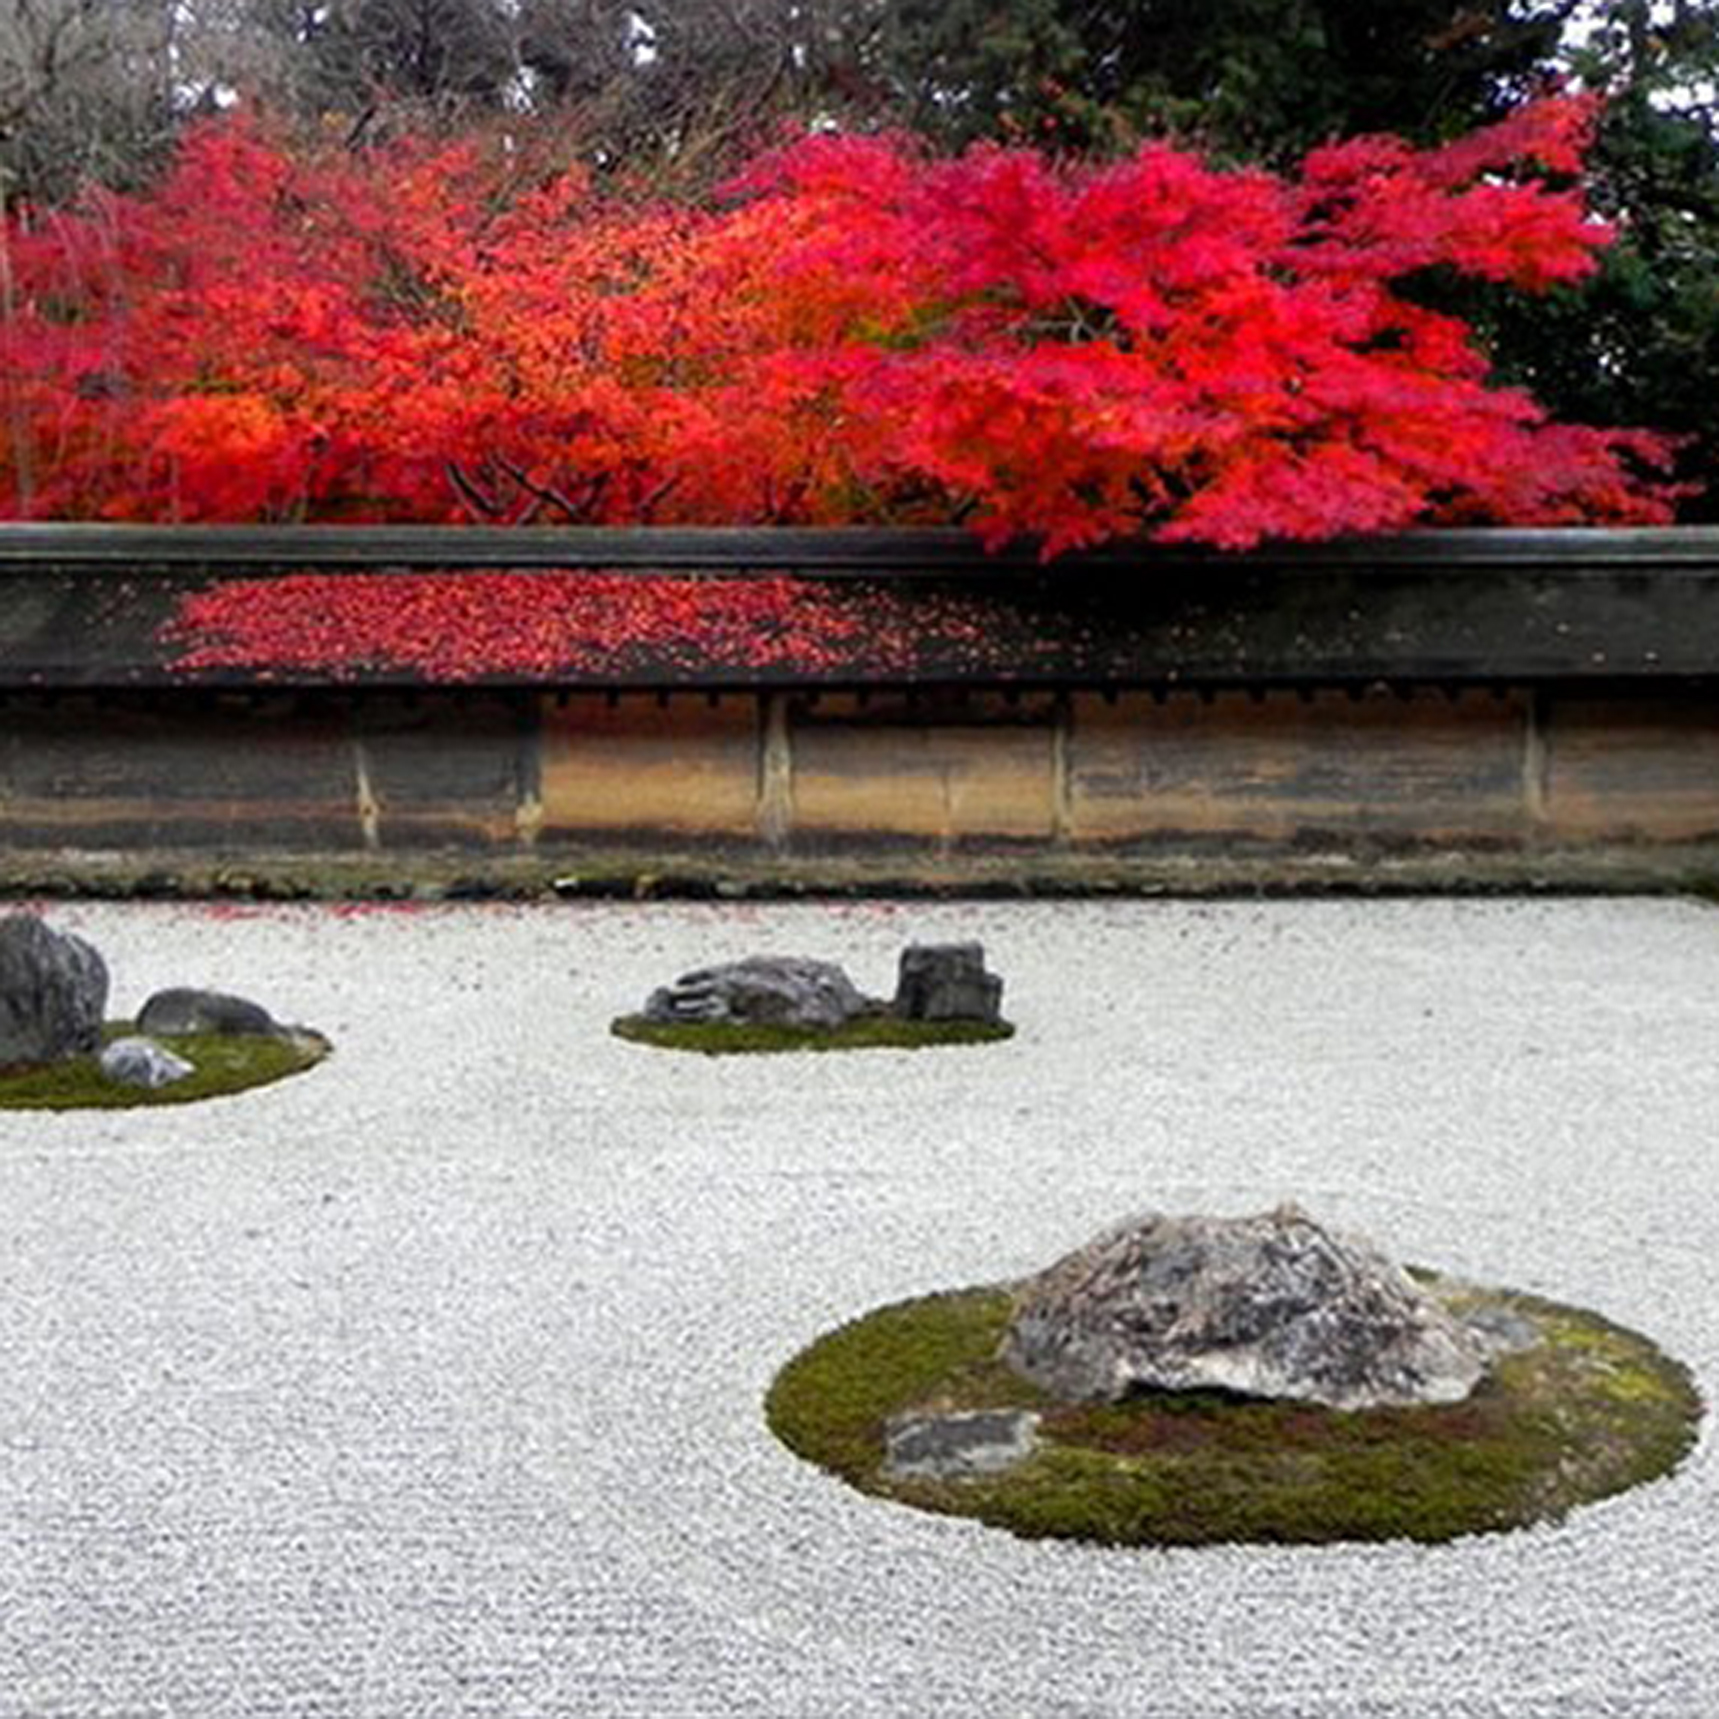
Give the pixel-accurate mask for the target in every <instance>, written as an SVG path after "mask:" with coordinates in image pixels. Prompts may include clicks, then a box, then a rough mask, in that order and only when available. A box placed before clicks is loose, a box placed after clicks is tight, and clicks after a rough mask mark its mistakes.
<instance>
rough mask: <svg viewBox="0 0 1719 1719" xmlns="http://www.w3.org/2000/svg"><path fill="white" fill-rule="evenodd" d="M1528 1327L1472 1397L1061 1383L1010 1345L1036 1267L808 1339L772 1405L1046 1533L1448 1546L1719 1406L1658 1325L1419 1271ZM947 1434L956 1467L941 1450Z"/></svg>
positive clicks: (869, 1473)
mask: <svg viewBox="0 0 1719 1719" xmlns="http://www.w3.org/2000/svg"><path fill="white" fill-rule="evenodd" d="M1414 1277H1415V1280H1416V1281H1417V1282H1418V1283H1419V1284H1421V1285H1423V1286H1425V1287H1426V1288H1427V1289H1428V1290H1429V1292H1430V1293H1431V1294H1433V1295H1434V1296H1435V1297H1437V1298H1438V1299H1439V1300H1440V1301H1442V1302H1443V1303H1444V1304H1445V1305H1446V1306H1447V1307H1448V1308H1449V1309H1450V1310H1451V1311H1452V1312H1453V1313H1454V1314H1456V1315H1457V1316H1458V1317H1460V1318H1462V1319H1465V1320H1470V1321H1475V1322H1477V1323H1479V1324H1483V1325H1484V1324H1490V1325H1491V1326H1493V1327H1494V1328H1500V1327H1511V1328H1515V1329H1517V1330H1519V1331H1524V1332H1526V1333H1528V1340H1526V1341H1524V1342H1522V1343H1521V1344H1520V1346H1518V1347H1515V1348H1513V1349H1512V1350H1510V1351H1509V1352H1506V1353H1503V1354H1501V1355H1499V1356H1498V1357H1497V1358H1496V1359H1495V1360H1494V1362H1493V1363H1492V1365H1491V1366H1490V1368H1489V1369H1488V1371H1487V1374H1486V1376H1485V1377H1484V1378H1483V1379H1482V1380H1481V1382H1480V1383H1479V1384H1478V1385H1477V1386H1475V1388H1474V1389H1473V1391H1472V1392H1471V1393H1470V1394H1469V1395H1468V1396H1467V1397H1466V1398H1465V1399H1464V1400H1462V1401H1460V1402H1451V1403H1437V1404H1417V1405H1415V1406H1412V1407H1383V1408H1371V1409H1360V1410H1339V1409H1332V1408H1326V1407H1322V1406H1319V1405H1317V1404H1314V1403H1308V1402H1298V1401H1288V1400H1282V1399H1269V1400H1268V1399H1263V1398H1249V1397H1243V1396H1238V1395H1233V1394H1230V1393H1227V1392H1223V1391H1217V1390H1150V1389H1142V1390H1136V1391H1133V1392H1131V1393H1130V1394H1129V1395H1127V1396H1126V1397H1124V1398H1123V1399H1122V1400H1120V1401H1116V1402H1079V1403H1074V1402H1067V1401H1059V1400H1055V1399H1053V1398H1052V1397H1051V1396H1049V1395H1048V1394H1047V1393H1046V1392H1045V1391H1044V1390H1042V1389H1040V1388H1039V1387H1038V1386H1036V1385H1034V1384H1031V1383H1029V1382H1028V1381H1027V1380H1026V1379H1024V1378H1023V1377H1021V1376H1020V1375H1019V1374H1018V1373H1017V1372H1015V1371H1014V1370H1012V1369H1011V1368H1010V1367H1009V1366H1007V1365H1006V1364H1005V1363H1004V1361H1003V1360H1002V1358H1001V1357H1000V1355H999V1349H1000V1346H1001V1345H1002V1343H1003V1339H1004V1336H1005V1333H1006V1331H1007V1330H1008V1328H1009V1325H1010V1320H1011V1316H1012V1313H1013V1311H1014V1308H1015V1305H1016V1297H1017V1290H1018V1287H1019V1286H1017V1285H1013V1284H1009V1285H997V1286H989V1287H982V1288H973V1289H965V1290H957V1291H952V1292H948V1293H942V1294H935V1295H928V1296H924V1297H921V1298H919V1299H917V1300H913V1301H906V1302H901V1303H898V1304H895V1305H892V1306H888V1307H883V1308H879V1309H877V1310H875V1311H874V1312H871V1313H868V1314H866V1315H865V1316H863V1317H862V1318H859V1319H857V1320H855V1321H853V1322H852V1323H850V1324H847V1325H843V1326H841V1327H839V1328H838V1329H836V1330H833V1331H830V1332H828V1333H826V1334H825V1335H824V1336H822V1337H820V1338H819V1339H818V1340H817V1341H816V1342H814V1343H813V1344H812V1345H811V1346H810V1347H809V1348H807V1349H805V1350H804V1351H802V1352H801V1353H800V1354H799V1355H797V1356H795V1357H794V1359H793V1360H791V1361H790V1362H789V1363H788V1364H787V1366H785V1367H784V1368H783V1369H782V1371H781V1372H780V1374H779V1375H778V1376H777V1378H776V1380H775V1382H774V1383H773V1385H772V1386H771V1388H770V1392H769V1395H768V1398H767V1402H766V1414H767V1418H768V1421H769V1424H770V1427H771V1429H772V1430H773V1431H774V1433H775V1434H776V1436H777V1437H778V1438H780V1439H781V1440H782V1442H783V1443H784V1444H786V1445H787V1446H788V1448H789V1449H790V1450H792V1451H794V1452H795V1453H796V1454H797V1455H799V1456H802V1457H804V1458H805V1459H806V1460H807V1461H809V1462H813V1463H816V1464H817V1465H818V1466H820V1467H821V1468H824V1469H827V1470H829V1471H830V1472H831V1473H832V1474H835V1475H837V1476H839V1477H840V1478H841V1479H843V1480H845V1481H847V1482H848V1483H849V1484H850V1485H852V1486H855V1487H857V1488H858V1489H859V1490H861V1491H862V1492H868V1493H872V1494H875V1495H877V1496H879V1497H882V1498H888V1499H892V1500H894V1501H896V1502H897V1503H901V1504H906V1505H910V1506H912V1507H914V1508H917V1509H921V1510H928V1511H933V1512H938V1513H941V1514H946V1515H957V1516H972V1517H977V1518H978V1519H979V1520H980V1521H982V1522H987V1523H990V1524H993V1525H994V1526H996V1527H1000V1528H1005V1529H1008V1530H1009V1531H1010V1532H1011V1533H1014V1534H1017V1535H1020V1536H1022V1537H1025V1538H1030V1539H1063V1540H1076V1541H1085V1542H1091V1543H1095V1544H1101V1545H1110V1546H1201V1545H1215V1544H1248V1543H1284V1544H1319V1543H1329V1542H1336V1541H1377V1540H1392V1539H1411V1540H1419V1541H1445V1540H1451V1539H1454V1538H1456V1537H1457V1536H1459V1535H1465V1534H1481V1533H1496V1532H1499V1531H1503V1530H1507V1529H1512V1528H1521V1527H1526V1526H1528V1525H1530V1524H1535V1523H1550V1522H1556V1521H1558V1520H1560V1519H1561V1518H1563V1517H1564V1516H1565V1515H1566V1514H1567V1513H1568V1512H1569V1511H1571V1510H1572V1509H1574V1508H1575V1507H1577V1506H1578V1505H1582V1504H1585V1503H1589V1502H1591V1501H1593V1500H1595V1499H1598V1498H1604V1497H1607V1496H1609V1495H1611V1494H1613V1493H1617V1492H1622V1491H1624V1490H1626V1489H1627V1488H1629V1487H1632V1486H1637V1485H1640V1484H1641V1483H1642V1482H1644V1481H1648V1480H1651V1479H1654V1478H1655V1477H1657V1476H1660V1475H1663V1474H1666V1473H1668V1472H1669V1471H1670V1470H1671V1469H1673V1468H1675V1467H1676V1465H1677V1464H1678V1462H1679V1461H1680V1460H1681V1459H1682V1458H1683V1456H1684V1455H1685V1454H1686V1453H1687V1452H1688V1450H1689V1449H1690V1447H1691V1445H1692V1444H1693V1442H1694V1439H1695V1435H1696V1429H1697V1425H1698V1422H1699V1420H1700V1416H1701V1412H1702V1408H1701V1401H1700V1398H1699V1396H1698V1395H1697V1393H1696V1390H1695V1388H1694V1385H1693V1382H1692V1381H1691V1379H1690V1377H1689V1375H1688V1373H1687V1372H1686V1371H1685V1369H1684V1368H1683V1367H1682V1366H1680V1365H1679V1364H1678V1363H1677V1362H1675V1361H1673V1360H1671V1359H1670V1358H1669V1357H1668V1356H1666V1355H1665V1354H1663V1353H1662V1352H1661V1351H1660V1350H1659V1349H1658V1348H1656V1347H1655V1345H1654V1344H1652V1343H1651V1342H1649V1341H1648V1339H1647V1338H1645V1337H1642V1336H1640V1335H1638V1334H1637V1333H1635V1332H1631V1331H1627V1330H1624V1329H1622V1328H1621V1327H1619V1326H1617V1325H1614V1324H1612V1323H1611V1322H1610V1321H1608V1320H1606V1319H1603V1318H1601V1317H1600V1316H1599V1315H1597V1314H1595V1313H1590V1312H1587V1311H1585V1310H1583V1309H1581V1308H1576V1307H1568V1306H1564V1305H1561V1304H1559V1303H1556V1302H1552V1301H1546V1300H1542V1299H1540V1298H1537V1297H1533V1296H1528V1295H1522V1294H1516V1293H1513V1292H1510V1291H1505V1290H1481V1289H1477V1288H1475V1287H1473V1286H1471V1285H1465V1284H1460V1283H1457V1282H1455V1281H1454V1280H1446V1279H1443V1278H1441V1277H1439V1276H1438V1275H1437V1274H1435V1273H1431V1272H1424V1271H1416V1272H1415V1273H1414ZM939 1449H941V1450H942V1451H943V1452H944V1453H945V1454H946V1455H947V1454H948V1453H951V1452H953V1453H954V1458H955V1460H954V1461H953V1462H944V1463H942V1464H939V1463H938V1462H937V1461H936V1460H930V1461H926V1460H924V1453H925V1452H927V1451H932V1452H935V1451H937V1450H939Z"/></svg>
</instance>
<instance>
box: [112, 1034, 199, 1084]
mask: <svg viewBox="0 0 1719 1719" xmlns="http://www.w3.org/2000/svg"><path fill="white" fill-rule="evenodd" d="M101 1072H102V1076H103V1078H104V1079H106V1080H111V1081H113V1082H114V1083H115V1084H116V1085H119V1086H146V1087H150V1088H154V1087H157V1086H171V1085H172V1084H173V1082H174V1081H176V1080H183V1079H184V1078H185V1077H186V1075H188V1074H194V1073H195V1072H196V1070H195V1069H193V1068H192V1066H191V1064H190V1063H188V1062H187V1061H186V1060H185V1059H184V1058H183V1057H179V1056H175V1055H174V1054H173V1053H172V1051H170V1050H163V1049H162V1047H161V1046H160V1045H158V1044H157V1043H156V1042H155V1041H154V1040H153V1039H144V1038H124V1039H115V1040H114V1041H113V1043H112V1044H110V1045H109V1046H108V1047H107V1049H106V1050H104V1051H103V1052H102V1053H101Z"/></svg>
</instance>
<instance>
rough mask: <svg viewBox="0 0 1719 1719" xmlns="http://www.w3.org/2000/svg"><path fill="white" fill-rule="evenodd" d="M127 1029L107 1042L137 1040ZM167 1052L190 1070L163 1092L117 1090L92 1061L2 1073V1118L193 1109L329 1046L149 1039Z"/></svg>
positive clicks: (254, 1039)
mask: <svg viewBox="0 0 1719 1719" xmlns="http://www.w3.org/2000/svg"><path fill="white" fill-rule="evenodd" d="M136 1030H137V1029H136V1028H135V1027H134V1026H133V1025H132V1024H131V1022H129V1021H110V1022H109V1023H108V1025H107V1026H106V1027H105V1028H104V1030H103V1037H104V1039H105V1040H107V1041H111V1040H113V1039H116V1038H124V1037H125V1036H126V1035H127V1034H129V1033H134V1032H136ZM152 1036H153V1037H154V1038H155V1039H156V1041H157V1043H159V1044H160V1045H161V1046H162V1047H163V1048H164V1049H166V1050H170V1051H172V1052H173V1054H174V1055H175V1056H178V1057H183V1058H184V1059H185V1061H186V1062H188V1063H190V1064H191V1066H192V1069H193V1072H192V1073H191V1074H188V1075H186V1076H185V1078H184V1079H183V1080H176V1081H174V1082H173V1083H172V1084H171V1085H168V1086H158V1087H136V1086H121V1085H119V1084H117V1083H116V1082H114V1081H110V1080H106V1079H104V1078H103V1077H102V1074H101V1071H100V1069H99V1068H98V1067H97V1064H96V1059H95V1057H94V1056H79V1057H72V1058H69V1059H68V1060H67V1061H65V1062H59V1063H51V1064H46V1065H42V1066H36V1067H29V1068H13V1069H0V1110H127V1109H132V1108H135V1107H137V1106H139V1105H153V1104H192V1103H195V1102H196V1101H197V1100H198V1099H200V1098H219V1097H221V1096H222V1095H223V1094H226V1093H230V1092H243V1091H244V1090H245V1089H246V1088H247V1087H252V1086H265V1085H267V1084H268V1082H270V1081H272V1080H281V1079H284V1078H285V1077H286V1076H287V1075H289V1074H297V1073H298V1072H299V1071H300V1070H301V1069H306V1068H309V1067H311V1066H312V1065H313V1064H314V1063H318V1062H321V1060H322V1059H323V1058H324V1057H325V1056H327V1054H328V1050H329V1045H328V1041H327V1040H326V1039H325V1038H323V1037H322V1036H321V1035H320V1034H317V1033H307V1032H297V1033H291V1034H287V1035H283V1036H281V1037H263V1036H261V1035H251V1034H237V1033H185V1034H177V1035H174V1036H172V1037H169V1036H167V1035H166V1034H154V1035H152Z"/></svg>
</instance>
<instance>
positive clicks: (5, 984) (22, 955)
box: [0, 913, 107, 1068]
mask: <svg viewBox="0 0 1719 1719" xmlns="http://www.w3.org/2000/svg"><path fill="white" fill-rule="evenodd" d="M106 1008H107V963H106V962H105V961H104V960H102V958H101V956H100V955H99V954H98V953H97V952H96V950H95V949H93V948H92V947H91V946H90V945H89V944H88V943H86V942H85V941H84V940H83V939H82V938H81V937H74V936H72V935H71V933H70V932H67V931H54V930H51V929H50V928H49V927H48V926H47V925H45V924H44V923H43V922H42V921H41V920H40V919H39V918H37V917H36V915H35V914H33V913H10V914H7V915H6V917H5V918H4V919H0V1068H6V1067H10V1066H12V1065H14V1064H18V1063H47V1062H64V1061H65V1060H66V1059H67V1058H68V1057H74V1056H82V1055H85V1054H87V1053H88V1052H90V1051H93V1050H94V1049H95V1048H96V1046H97V1045H98V1044H100V1043H101V1024H102V1017H103V1014H104V1012H105V1011H106Z"/></svg>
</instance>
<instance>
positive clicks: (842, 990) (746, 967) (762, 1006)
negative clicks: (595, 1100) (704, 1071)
mask: <svg viewBox="0 0 1719 1719" xmlns="http://www.w3.org/2000/svg"><path fill="white" fill-rule="evenodd" d="M870 1007H871V1004H870V1003H869V1002H868V1001H867V999H866V998H865V997H864V996H863V995H862V994H861V993H860V992H859V991H858V990H857V989H856V988H855V986H854V983H853V981H852V980H851V979H850V978H849V977H848V976H847V974H846V973H844V972H843V971H842V969H841V968H840V967H838V966H836V965H835V964H834V963H833V962H830V961H812V960H809V959H807V958H806V957H805V956H801V955H751V956H748V957H747V958H746V959H745V960H743V961H732V962H729V963H727V964H726V965H724V966H719V967H701V968H699V969H697V970H696V971H695V972H691V973H684V974H682V975H681V977H680V978H678V979H677V980H675V982H674V983H673V984H672V985H669V986H665V987H664V988H663V989H661V990H657V991H653V992H652V993H651V995H650V999H649V1000H648V1001H647V1002H646V1004H645V1019H646V1020H650V1021H661V1022H671V1023H688V1022H694V1023H713V1022H735V1023H745V1024H755V1025H760V1026H780V1027H839V1026H842V1025H844V1024H845V1023H846V1022H848V1021H850V1020H852V1019H853V1017H854V1016H855V1015H858V1014H862V1013H863V1012H865V1011H866V1010H867V1009H868V1008H870Z"/></svg>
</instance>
